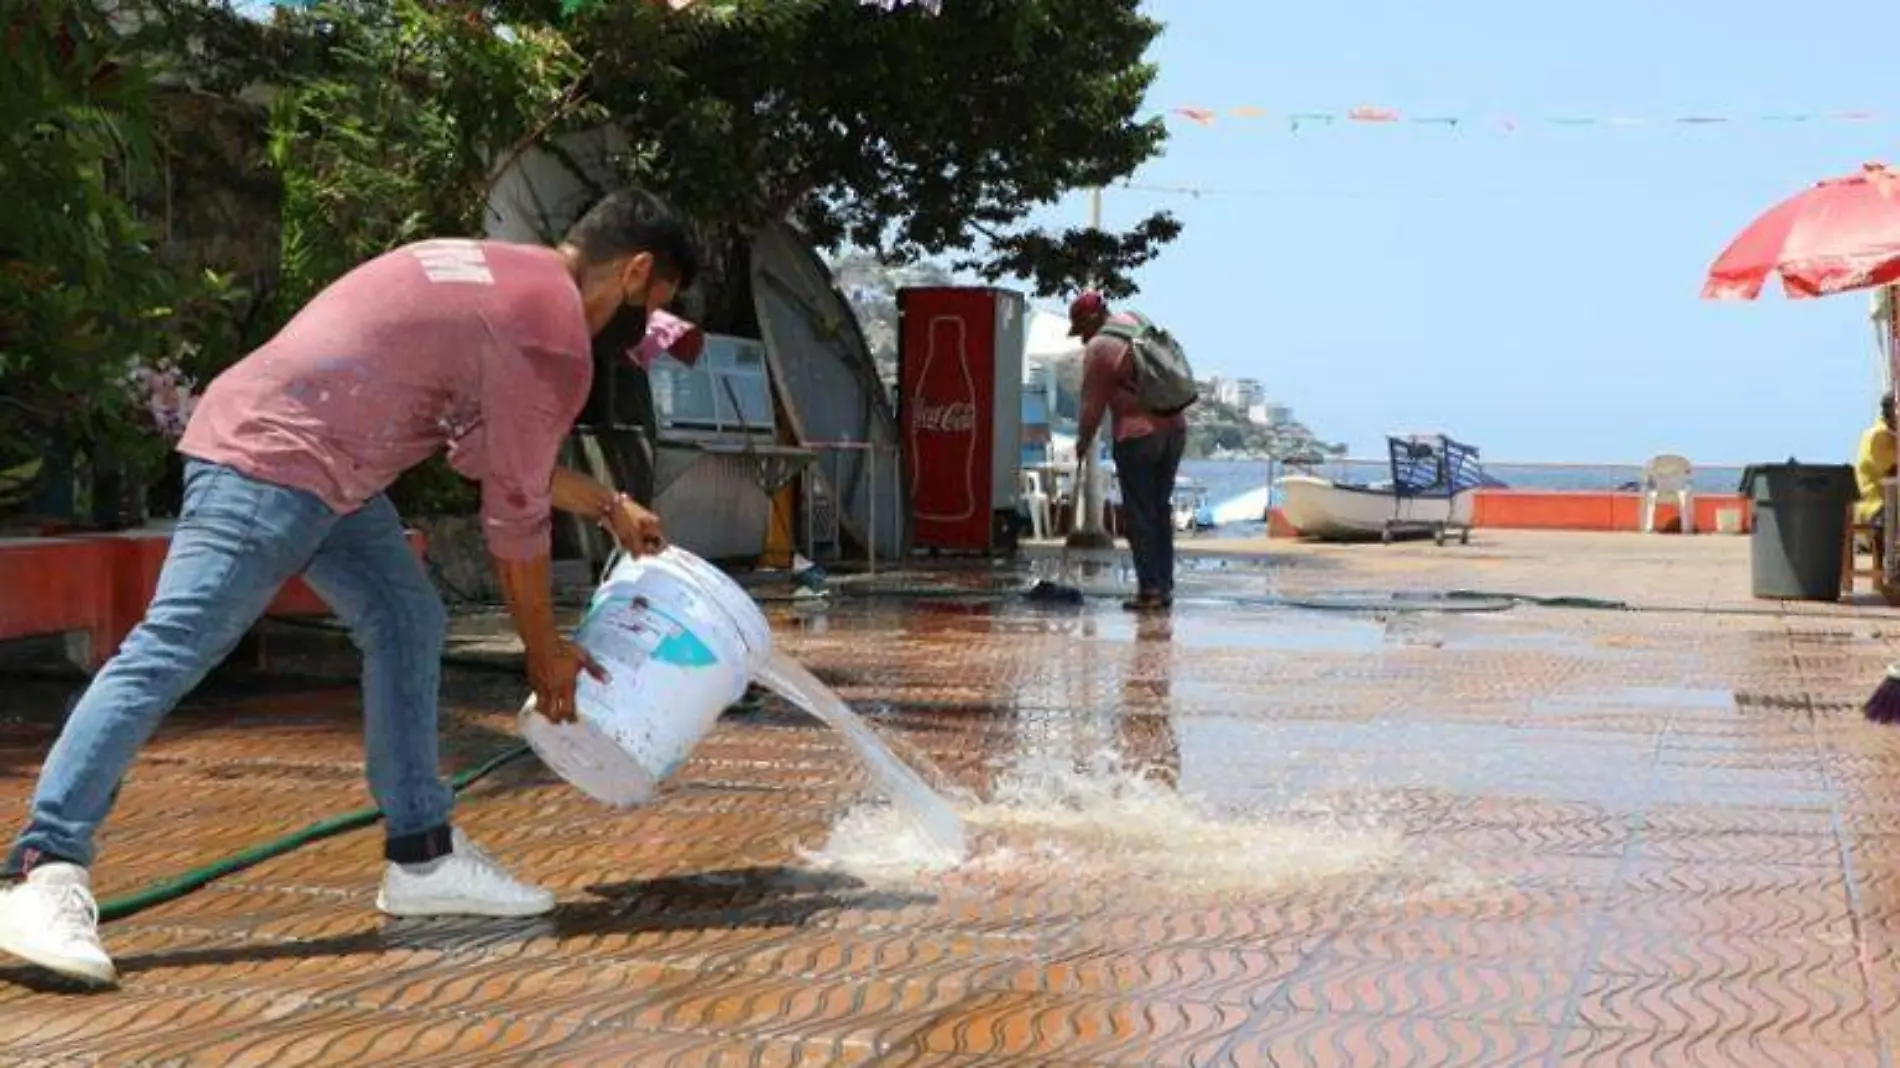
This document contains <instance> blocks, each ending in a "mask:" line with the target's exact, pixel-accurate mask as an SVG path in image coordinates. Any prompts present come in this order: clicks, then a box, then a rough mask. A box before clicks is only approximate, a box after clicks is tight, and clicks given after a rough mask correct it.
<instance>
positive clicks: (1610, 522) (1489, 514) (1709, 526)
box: [1267, 490, 1754, 538]
mask: <svg viewBox="0 0 1900 1068" xmlns="http://www.w3.org/2000/svg"><path fill="white" fill-rule="evenodd" d="M1642 504H1643V499H1642V497H1641V495H1639V494H1635V493H1556V492H1551V493H1545V492H1538V491H1530V490H1480V491H1478V494H1477V499H1476V500H1475V501H1474V502H1473V506H1472V512H1471V525H1472V526H1474V527H1489V528H1491V529H1494V530H1581V531H1605V532H1607V531H1619V530H1620V531H1629V532H1631V533H1634V532H1635V531H1636V530H1637V529H1638V528H1637V523H1638V521H1639V520H1640V519H1641V518H1642ZM1731 508H1733V509H1737V510H1739V511H1740V512H1741V513H1742V530H1743V531H1747V530H1748V529H1750V527H1751V525H1752V522H1753V515H1754V513H1753V511H1752V510H1751V508H1750V505H1749V502H1748V499H1747V498H1746V497H1743V496H1742V495H1740V494H1738V493H1707V494H1697V495H1696V498H1695V527H1696V533H1698V534H1713V533H1715V521H1716V520H1715V517H1716V515H1717V513H1719V512H1722V511H1725V510H1727V509H1731ZM1677 512H1678V509H1677V507H1676V505H1675V504H1674V503H1673V502H1670V501H1663V502H1660V503H1658V504H1657V506H1656V528H1657V529H1658V530H1676V529H1678V526H1679V524H1678V518H1679V517H1678V515H1677ZM1267 536H1268V537H1273V538H1291V537H1298V536H1299V532H1298V531H1296V530H1294V529H1293V526H1292V524H1290V523H1288V522H1287V521H1286V516H1285V515H1284V514H1282V513H1281V511H1280V509H1278V508H1275V509H1274V510H1273V514H1272V515H1271V516H1269V517H1268V521H1267Z"/></svg>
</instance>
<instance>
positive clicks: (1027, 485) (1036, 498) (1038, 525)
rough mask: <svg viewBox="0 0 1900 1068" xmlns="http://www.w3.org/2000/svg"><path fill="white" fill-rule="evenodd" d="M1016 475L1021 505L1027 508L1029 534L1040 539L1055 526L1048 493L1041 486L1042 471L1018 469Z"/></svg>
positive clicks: (1045, 536) (1053, 512) (1047, 534)
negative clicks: (1018, 482)
mask: <svg viewBox="0 0 1900 1068" xmlns="http://www.w3.org/2000/svg"><path fill="white" fill-rule="evenodd" d="M1018 475H1019V476H1020V480H1021V492H1022V498H1023V505H1024V506H1025V507H1027V508H1028V509H1029V531H1030V536H1032V537H1034V538H1035V539H1036V540H1037V541H1042V540H1043V539H1044V538H1047V537H1048V536H1049V531H1050V529H1051V528H1052V527H1054V526H1055V511H1054V509H1053V508H1052V507H1051V505H1050V503H1049V494H1048V493H1046V492H1044V490H1043V488H1042V472H1040V471H1020V472H1018Z"/></svg>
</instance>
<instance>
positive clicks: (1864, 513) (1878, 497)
mask: <svg viewBox="0 0 1900 1068" xmlns="http://www.w3.org/2000/svg"><path fill="white" fill-rule="evenodd" d="M1893 473H1894V434H1893V394H1891V393H1889V394H1887V395H1886V396H1884V397H1881V398H1880V421H1879V422H1877V423H1875V424H1874V425H1873V426H1870V427H1868V428H1867V432H1866V433H1864V434H1862V435H1861V436H1860V455H1859V456H1857V457H1856V458H1855V460H1854V481H1855V482H1856V483H1857V484H1858V485H1859V486H1860V503H1859V504H1856V505H1855V506H1854V518H1855V519H1856V520H1858V521H1859V522H1862V523H1871V524H1873V525H1874V528H1875V529H1876V530H1879V531H1881V532H1882V533H1885V528H1886V523H1885V519H1886V516H1885V515H1884V514H1883V513H1884V512H1885V505H1886V500H1887V494H1886V490H1885V489H1884V488H1883V487H1882V486H1881V485H1880V480H1881V479H1883V478H1890V477H1892V475H1893Z"/></svg>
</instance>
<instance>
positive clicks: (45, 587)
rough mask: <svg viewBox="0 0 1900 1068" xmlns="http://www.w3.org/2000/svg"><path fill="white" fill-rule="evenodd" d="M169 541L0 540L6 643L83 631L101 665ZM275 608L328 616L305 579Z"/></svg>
mask: <svg viewBox="0 0 1900 1068" xmlns="http://www.w3.org/2000/svg"><path fill="white" fill-rule="evenodd" d="M169 543H170V536H169V535H168V534H166V533H164V532H162V531H130V532H126V533H123V534H91V535H78V536H71V537H57V538H6V539H0V641H4V640H6V639H10V638H25V637H30V636H33V635H40V634H61V633H66V632H69V631H83V632H85V633H86V635H87V636H88V637H89V638H90V642H89V646H90V648H89V650H88V654H89V655H88V658H87V659H88V663H87V664H86V665H85V666H86V667H88V668H97V667H99V666H100V665H101V664H104V663H105V662H106V660H108V659H109V658H110V657H111V656H112V654H113V653H114V652H116V651H117V650H118V648H119V643H120V642H121V641H123V640H125V636H126V635H127V634H129V633H131V631H132V628H133V627H134V626H136V625H137V624H138V621H139V620H141V619H143V618H144V617H145V606H146V605H148V604H150V603H151V600H152V591H153V590H154V589H155V588H156V587H157V585H158V571H159V568H160V567H161V566H162V565H163V564H164V562H165V549H166V547H167V545H168V544H169ZM409 545H410V547H411V548H412V549H414V550H415V553H416V555H417V556H420V555H422V552H423V549H424V541H423V537H422V534H421V533H420V532H419V531H410V532H409ZM269 611H270V612H271V614H273V615H285V616H324V615H329V614H330V608H329V606H328V605H326V604H324V603H323V599H322V598H320V597H318V596H317V594H316V591H314V590H312V589H311V588H310V587H309V586H307V585H305V584H304V581H303V580H302V579H301V578H294V579H291V580H290V582H288V583H287V584H285V586H284V588H283V589H282V590H280V591H279V592H278V594H277V599H276V600H275V601H272V602H271V606H270V609H269Z"/></svg>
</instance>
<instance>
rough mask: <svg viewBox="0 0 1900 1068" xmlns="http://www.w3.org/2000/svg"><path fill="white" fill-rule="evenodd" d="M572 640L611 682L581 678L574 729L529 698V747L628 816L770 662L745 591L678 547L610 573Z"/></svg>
mask: <svg viewBox="0 0 1900 1068" xmlns="http://www.w3.org/2000/svg"><path fill="white" fill-rule="evenodd" d="M574 640H575V642H576V644H578V645H580V646H581V647H582V648H584V649H586V650H587V651H588V652H589V653H591V654H592V655H593V657H594V658H595V659H596V660H598V661H599V662H600V665H601V667H603V668H605V669H606V670H607V672H608V674H609V675H610V676H611V678H609V679H608V681H606V682H604V683H603V682H597V681H595V680H594V679H593V678H592V677H591V676H589V675H586V674H582V675H581V678H580V683H579V685H578V686H577V687H576V690H575V706H576V711H577V713H578V715H577V718H576V721H575V722H573V723H563V724H554V723H549V722H548V721H547V720H546V719H544V718H543V717H542V716H541V715H540V714H539V713H537V712H535V711H534V699H533V698H529V699H528V703H527V704H526V705H524V706H523V707H522V710H521V719H520V727H521V736H522V738H524V739H525V740H526V741H527V743H528V744H529V745H530V746H532V747H533V748H534V751H535V752H536V753H537V754H539V755H540V757H541V760H542V761H543V762H544V763H546V764H547V766H548V767H549V768H551V769H553V770H554V772H555V774H557V775H559V776H561V778H563V779H565V780H567V781H568V782H569V783H571V784H572V785H573V786H574V787H575V788H576V789H578V790H580V791H581V792H582V793H585V794H587V795H588V796H590V797H592V798H594V799H596V800H598V801H603V802H605V803H607V804H609V805H615V806H618V807H622V808H625V807H628V806H632V805H638V804H642V803H644V802H646V801H648V800H650V799H651V798H652V797H653V794H654V792H655V791H656V790H658V789H659V785H660V783H661V782H662V781H664V780H665V779H666V778H667V776H669V775H671V774H673V772H675V771H676V770H678V769H679V766H680V765H681V764H684V763H685V762H686V758H687V756H688V755H689V754H690V753H691V752H692V751H693V747H694V746H696V745H698V744H699V742H700V739H702V738H704V737H705V736H706V735H707V733H708V732H710V731H711V730H712V728H713V725H714V724H715V723H717V722H718V721H719V714H720V713H721V712H723V711H725V710H726V708H728V707H729V706H731V705H732V703H733V702H735V701H737V700H739V699H740V698H741V697H744V696H745V692H746V687H747V686H749V685H750V684H751V681H752V676H753V673H754V672H755V670H756V669H757V668H758V667H759V666H760V665H762V664H763V663H764V662H765V661H766V660H767V659H768V658H770V657H771V655H772V630H771V627H770V626H769V625H768V624H767V623H766V621H765V616H764V614H763V613H761V612H760V611H759V607H758V605H756V604H754V603H753V601H752V598H751V597H749V596H747V594H746V592H745V590H743V589H741V588H740V587H739V584H738V583H736V582H734V581H732V579H730V578H728V577H727V576H726V575H725V574H724V573H723V572H721V571H720V570H719V569H718V568H715V567H713V566H712V565H710V564H708V563H706V562H705V561H704V560H701V559H700V558H699V557H697V556H694V555H693V554H691V553H689V552H686V551H685V550H683V549H677V548H669V549H667V550H666V551H665V552H662V553H660V554H658V555H656V556H641V557H625V556H623V557H620V558H619V559H618V560H617V561H615V562H612V563H610V565H609V568H608V572H607V577H606V578H605V579H604V580H603V581H602V582H601V584H600V588H599V589H597V590H595V591H594V597H593V600H592V601H591V602H589V604H588V607H587V615H586V616H585V617H584V618H583V619H582V620H581V625H580V629H579V631H578V632H577V633H576V635H575V638H574Z"/></svg>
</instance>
